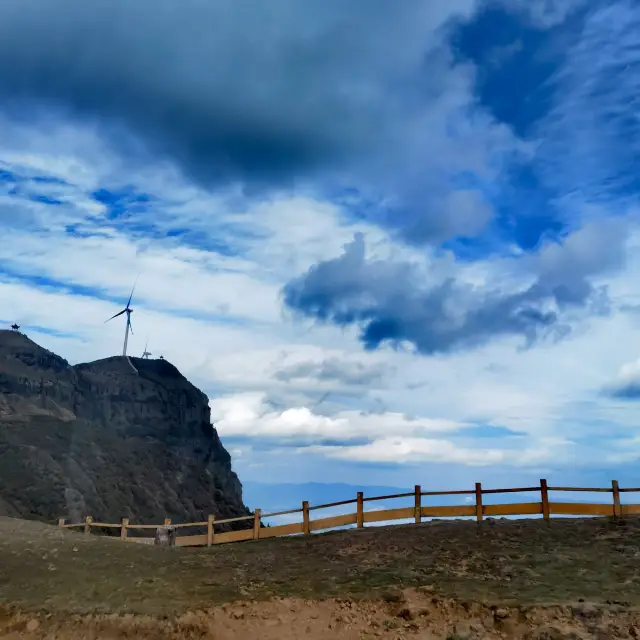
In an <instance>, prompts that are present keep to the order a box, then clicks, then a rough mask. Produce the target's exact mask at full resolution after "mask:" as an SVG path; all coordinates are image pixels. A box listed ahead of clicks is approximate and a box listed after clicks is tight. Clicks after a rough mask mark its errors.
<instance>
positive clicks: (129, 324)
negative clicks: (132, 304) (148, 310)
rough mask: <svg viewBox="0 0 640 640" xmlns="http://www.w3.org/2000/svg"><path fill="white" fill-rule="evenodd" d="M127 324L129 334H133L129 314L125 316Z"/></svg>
mask: <svg viewBox="0 0 640 640" xmlns="http://www.w3.org/2000/svg"><path fill="white" fill-rule="evenodd" d="M127 325H128V326H129V331H131V335H133V328H132V327H131V316H129V317H128V318H127Z"/></svg>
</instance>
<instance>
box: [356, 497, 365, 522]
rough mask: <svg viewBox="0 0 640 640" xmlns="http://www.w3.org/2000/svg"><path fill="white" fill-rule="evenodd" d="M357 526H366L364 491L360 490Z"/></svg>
mask: <svg viewBox="0 0 640 640" xmlns="http://www.w3.org/2000/svg"><path fill="white" fill-rule="evenodd" d="M356 527H357V528H358V529H362V527H364V493H363V492H362V491H358V496H357V500H356Z"/></svg>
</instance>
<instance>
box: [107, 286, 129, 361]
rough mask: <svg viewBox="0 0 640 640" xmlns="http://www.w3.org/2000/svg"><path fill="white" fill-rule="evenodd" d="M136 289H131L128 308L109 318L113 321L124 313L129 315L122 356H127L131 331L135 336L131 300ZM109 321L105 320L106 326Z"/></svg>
mask: <svg viewBox="0 0 640 640" xmlns="http://www.w3.org/2000/svg"><path fill="white" fill-rule="evenodd" d="M136 284H137V279H136ZM135 289H136V285H135V284H134V285H133V289H131V295H130V296H129V300H128V301H127V306H126V307H125V308H124V309H123V310H122V311H118V313H116V315H115V316H111V317H110V318H109V320H113V319H114V318H117V317H118V316H121V315H122V314H123V313H126V314H127V325H126V327H125V329H124V347H123V349H122V355H123V356H126V355H127V343H128V342H129V331H131V335H133V329H132V328H131V314H132V313H133V309H132V308H131V306H130V305H131V298H133V292H134V291H135ZM109 320H105V324H106V323H107V322H109Z"/></svg>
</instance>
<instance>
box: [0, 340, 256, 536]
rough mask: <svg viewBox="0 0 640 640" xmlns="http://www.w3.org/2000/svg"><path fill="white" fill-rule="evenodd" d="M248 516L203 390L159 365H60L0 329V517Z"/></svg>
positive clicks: (133, 361)
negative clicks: (209, 514) (213, 423)
mask: <svg viewBox="0 0 640 640" xmlns="http://www.w3.org/2000/svg"><path fill="white" fill-rule="evenodd" d="M208 513H214V514H215V515H216V518H218V519H221V518H230V517H235V516H240V515H246V514H248V513H249V511H248V510H247V508H246V507H245V506H244V504H243V502H242V486H241V484H240V481H239V480H238V478H237V476H236V474H235V473H234V472H233V470H232V469H231V459H230V456H229V454H228V453H227V451H226V450H225V448H224V447H223V446H222V443H221V442H220V439H219V438H218V434H217V432H216V430H215V429H214V428H213V426H212V425H211V420H210V415H209V403H208V399H207V396H206V395H205V394H204V393H202V392H201V391H199V390H198V389H196V387H194V386H193V385H192V384H191V383H190V382H189V381H188V380H187V379H186V378H185V377H184V376H183V375H182V374H181V373H180V372H179V371H178V370H177V369H176V368H175V367H174V366H173V365H171V364H170V363H169V362H167V361H165V360H142V359H141V358H128V359H127V358H123V357H114V358H108V359H106V360H100V361H97V362H92V363H88V364H81V365H76V366H70V365H69V363H68V362H67V361H66V360H64V359H63V358H60V357H59V356H57V355H55V354H53V353H51V352H50V351H47V350H46V349H43V348H42V347H40V346H38V345H37V344H35V343H34V342H32V341H31V340H29V339H28V338H27V337H26V336H24V335H22V334H19V333H15V332H11V331H0V515H8V516H16V517H24V518H37V519H45V520H56V519H57V518H59V517H67V518H70V519H72V520H74V521H78V520H80V519H81V518H84V517H85V516H87V515H92V516H93V517H94V519H99V520H101V521H103V522H104V521H108V522H119V521H120V518H122V517H128V518H130V519H131V521H132V522H144V523H156V522H157V523H160V522H162V521H163V519H164V518H165V517H169V518H172V519H173V521H174V522H185V521H203V520H206V517H207V514H208Z"/></svg>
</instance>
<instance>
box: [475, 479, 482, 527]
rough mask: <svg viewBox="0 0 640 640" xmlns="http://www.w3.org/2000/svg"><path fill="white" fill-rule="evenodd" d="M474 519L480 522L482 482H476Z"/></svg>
mask: <svg viewBox="0 0 640 640" xmlns="http://www.w3.org/2000/svg"><path fill="white" fill-rule="evenodd" d="M476 520H477V521H478V522H482V484H481V483H480V482H476Z"/></svg>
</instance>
